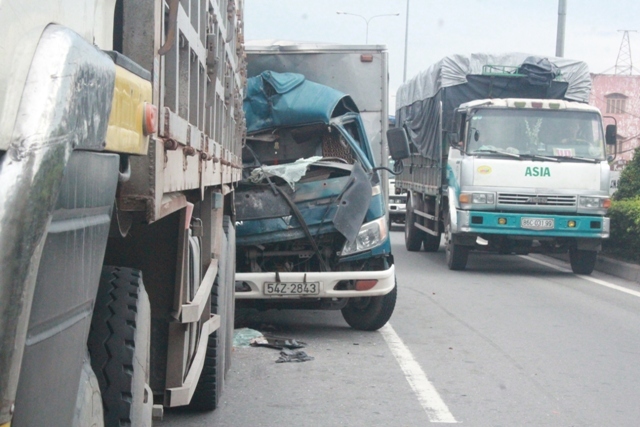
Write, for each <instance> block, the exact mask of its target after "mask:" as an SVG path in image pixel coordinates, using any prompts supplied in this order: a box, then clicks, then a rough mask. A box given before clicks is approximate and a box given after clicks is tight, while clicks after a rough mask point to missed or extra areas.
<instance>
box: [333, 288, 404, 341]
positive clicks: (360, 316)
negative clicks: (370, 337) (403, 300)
mask: <svg viewBox="0 0 640 427" xmlns="http://www.w3.org/2000/svg"><path fill="white" fill-rule="evenodd" d="M397 296H398V285H397V284H396V286H394V287H393V290H392V291H391V292H389V293H388V294H386V295H382V296H379V297H363V298H350V299H349V302H348V303H347V305H346V306H345V307H344V308H343V309H342V317H344V320H346V321H347V323H348V324H349V326H351V327H352V328H353V329H358V330H361V331H376V330H378V329H380V328H382V327H383V326H384V325H385V324H386V323H387V322H388V321H389V319H390V318H391V315H392V314H393V309H394V308H395V306H396V298H397Z"/></svg>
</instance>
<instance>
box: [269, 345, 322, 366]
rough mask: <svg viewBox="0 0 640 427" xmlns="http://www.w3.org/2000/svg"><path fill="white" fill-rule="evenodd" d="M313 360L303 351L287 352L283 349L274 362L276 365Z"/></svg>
mask: <svg viewBox="0 0 640 427" xmlns="http://www.w3.org/2000/svg"><path fill="white" fill-rule="evenodd" d="M313 359H314V358H313V357H312V356H309V355H308V354H307V353H306V352H305V351H304V350H289V349H288V348H285V349H283V350H282V351H281V352H280V357H279V358H278V360H276V363H285V362H307V361H310V360H313Z"/></svg>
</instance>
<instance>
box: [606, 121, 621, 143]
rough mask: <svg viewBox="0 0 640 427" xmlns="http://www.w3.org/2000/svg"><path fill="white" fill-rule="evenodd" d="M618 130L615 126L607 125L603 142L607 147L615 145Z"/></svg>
mask: <svg viewBox="0 0 640 427" xmlns="http://www.w3.org/2000/svg"><path fill="white" fill-rule="evenodd" d="M617 135H618V129H617V127H616V125H607V129H606V131H605V136H604V140H605V141H606V143H607V145H616V142H617Z"/></svg>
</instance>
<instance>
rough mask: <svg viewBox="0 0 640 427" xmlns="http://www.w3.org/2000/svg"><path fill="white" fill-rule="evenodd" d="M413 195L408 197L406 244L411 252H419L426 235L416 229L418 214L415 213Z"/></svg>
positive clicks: (405, 230) (405, 226) (405, 225)
mask: <svg viewBox="0 0 640 427" xmlns="http://www.w3.org/2000/svg"><path fill="white" fill-rule="evenodd" d="M412 199H413V197H411V194H408V195H407V205H406V209H407V210H406V214H405V215H406V216H405V217H406V220H405V224H404V244H405V247H406V248H407V250H408V251H409V252H418V251H419V250H420V247H421V246H422V240H423V238H424V235H425V234H426V233H425V232H424V231H422V230H420V229H419V228H418V227H416V225H415V222H416V214H415V213H413V203H412V202H411V200H412Z"/></svg>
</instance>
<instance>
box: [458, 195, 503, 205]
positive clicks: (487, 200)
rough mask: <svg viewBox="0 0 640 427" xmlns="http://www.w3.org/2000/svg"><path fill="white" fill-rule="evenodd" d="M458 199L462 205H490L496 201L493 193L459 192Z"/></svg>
mask: <svg viewBox="0 0 640 427" xmlns="http://www.w3.org/2000/svg"><path fill="white" fill-rule="evenodd" d="M458 201H459V202H460V203H461V204H464V205H468V204H474V205H486V204H489V205H492V204H494V203H495V202H496V195H495V193H461V194H460V197H459V198H458Z"/></svg>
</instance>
